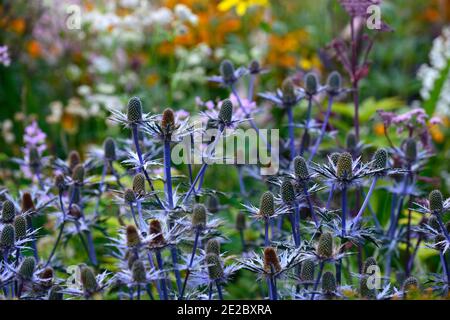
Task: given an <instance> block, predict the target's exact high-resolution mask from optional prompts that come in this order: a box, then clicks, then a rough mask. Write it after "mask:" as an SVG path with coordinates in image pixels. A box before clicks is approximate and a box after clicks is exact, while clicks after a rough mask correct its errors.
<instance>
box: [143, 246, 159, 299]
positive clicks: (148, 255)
mask: <svg viewBox="0 0 450 320" xmlns="http://www.w3.org/2000/svg"><path fill="white" fill-rule="evenodd" d="M147 259H148V262H149V264H150V268H152V269H155V264H154V262H153V257H152V255H151V254H150V252H147ZM155 282H156V291H157V292H158V296H160V297H161V296H162V291H161V286H160V283H159V281H155Z"/></svg>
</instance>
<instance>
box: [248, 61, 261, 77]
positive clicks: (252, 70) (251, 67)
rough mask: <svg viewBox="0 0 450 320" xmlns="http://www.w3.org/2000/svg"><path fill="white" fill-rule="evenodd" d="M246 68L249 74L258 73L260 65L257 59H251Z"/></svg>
mask: <svg viewBox="0 0 450 320" xmlns="http://www.w3.org/2000/svg"><path fill="white" fill-rule="evenodd" d="M248 70H249V71H250V73H251V74H258V73H259V72H260V71H261V66H260V65H259V62H258V61H257V60H252V61H251V62H250V65H249V66H248Z"/></svg>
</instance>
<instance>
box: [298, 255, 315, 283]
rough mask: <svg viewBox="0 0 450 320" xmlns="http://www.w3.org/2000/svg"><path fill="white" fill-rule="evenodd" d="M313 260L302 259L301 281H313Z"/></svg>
mask: <svg viewBox="0 0 450 320" xmlns="http://www.w3.org/2000/svg"><path fill="white" fill-rule="evenodd" d="M314 269H315V266H314V262H312V261H311V260H306V261H303V263H302V267H301V269H300V279H301V280H302V281H303V282H313V281H314Z"/></svg>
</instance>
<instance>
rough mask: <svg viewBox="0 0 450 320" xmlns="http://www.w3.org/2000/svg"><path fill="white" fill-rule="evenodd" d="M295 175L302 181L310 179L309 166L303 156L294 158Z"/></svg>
mask: <svg viewBox="0 0 450 320" xmlns="http://www.w3.org/2000/svg"><path fill="white" fill-rule="evenodd" d="M294 173H295V175H296V176H297V178H299V179H301V180H306V179H308V178H309V169H308V164H307V163H306V161H305V158H303V157H302V156H297V157H295V158H294Z"/></svg>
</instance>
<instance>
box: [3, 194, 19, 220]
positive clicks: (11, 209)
mask: <svg viewBox="0 0 450 320" xmlns="http://www.w3.org/2000/svg"><path fill="white" fill-rule="evenodd" d="M15 216H16V207H15V206H14V203H13V202H12V201H10V200H5V201H4V202H3V208H2V222H3V223H11V222H13V220H14V217H15Z"/></svg>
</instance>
